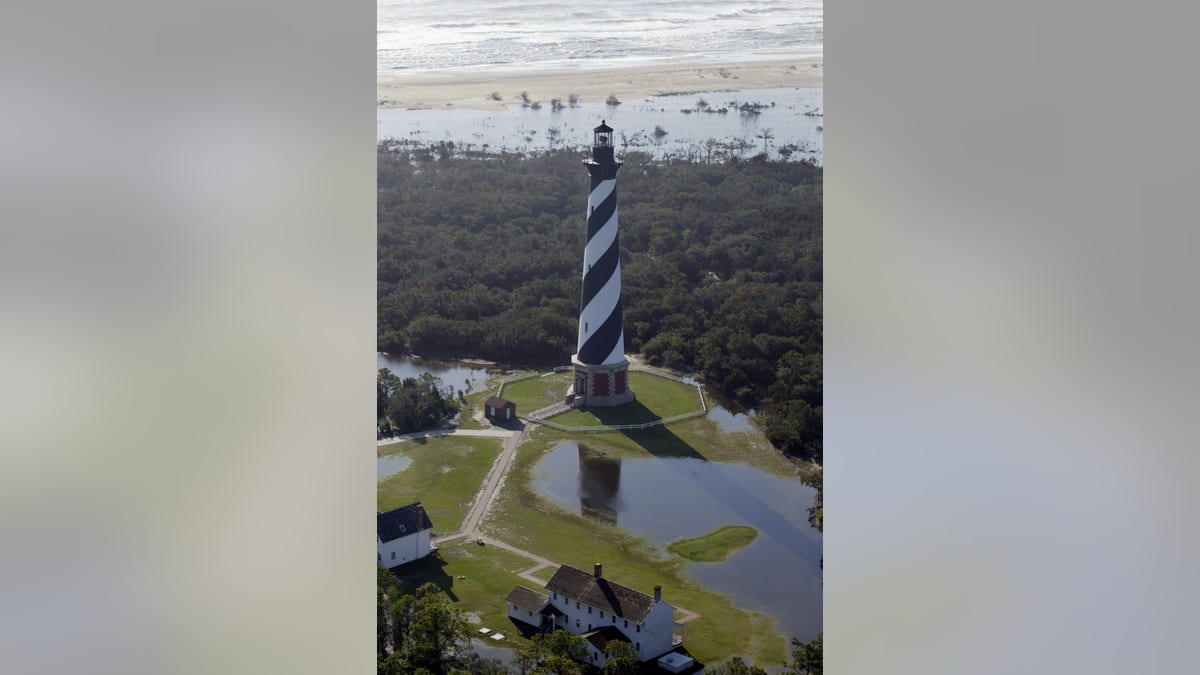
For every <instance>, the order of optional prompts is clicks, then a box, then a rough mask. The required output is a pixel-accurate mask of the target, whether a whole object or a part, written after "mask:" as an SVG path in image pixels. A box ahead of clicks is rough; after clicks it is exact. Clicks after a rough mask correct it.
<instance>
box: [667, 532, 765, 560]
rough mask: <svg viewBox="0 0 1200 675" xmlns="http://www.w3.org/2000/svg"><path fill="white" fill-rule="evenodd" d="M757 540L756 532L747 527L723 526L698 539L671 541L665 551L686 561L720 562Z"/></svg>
mask: <svg viewBox="0 0 1200 675" xmlns="http://www.w3.org/2000/svg"><path fill="white" fill-rule="evenodd" d="M757 538H758V530H756V529H755V528H753V527H750V526H749V525H725V526H724V527H719V528H717V529H715V530H713V531H712V532H709V533H708V534H705V535H702V536H699V537H692V538H690V539H679V540H676V541H673V542H671V543H670V544H668V545H667V550H668V551H670V552H671V553H674V554H675V555H677V556H679V557H681V558H687V559H688V560H695V561H697V562H721V561H722V560H724V559H726V558H728V557H729V554H730V553H733V552H734V551H736V550H738V549H739V548H742V547H743V546H749V545H750V543H751V542H753V541H754V540H755V539H757Z"/></svg>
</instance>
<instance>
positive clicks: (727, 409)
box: [704, 387, 755, 432]
mask: <svg viewBox="0 0 1200 675" xmlns="http://www.w3.org/2000/svg"><path fill="white" fill-rule="evenodd" d="M704 399H705V400H706V401H708V418H709V419H710V420H712V421H713V422H716V423H717V426H718V427H720V429H721V431H726V432H729V431H754V430H755V427H754V424H753V422H752V421H751V420H752V419H753V418H754V411H753V410H752V409H750V408H747V407H746V406H744V405H741V404H740V403H738V402H737V401H734V400H733V399H730V398H726V397H725V396H722V395H721V394H720V393H719V392H717V391H714V390H713V389H712V387H705V388H704Z"/></svg>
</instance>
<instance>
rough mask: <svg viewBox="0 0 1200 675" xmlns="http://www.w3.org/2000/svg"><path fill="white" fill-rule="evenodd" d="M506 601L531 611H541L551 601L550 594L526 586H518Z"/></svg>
mask: <svg viewBox="0 0 1200 675" xmlns="http://www.w3.org/2000/svg"><path fill="white" fill-rule="evenodd" d="M504 601H505V602H507V603H510V604H513V605H516V606H517V607H520V608H521V609H525V610H529V611H530V612H540V611H542V608H543V607H545V606H546V604H547V603H549V602H550V596H548V595H542V594H541V593H538V592H537V591H535V590H531V589H528V588H525V587H524V586H517V587H516V588H514V589H512V591H511V592H509V594H508V597H507V598H505V599H504Z"/></svg>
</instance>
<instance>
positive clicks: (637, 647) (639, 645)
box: [633, 642, 642, 652]
mask: <svg viewBox="0 0 1200 675" xmlns="http://www.w3.org/2000/svg"><path fill="white" fill-rule="evenodd" d="M633 644H634V645H636V646H635V647H634V649H636V650H638V651H639V652H640V651H642V643H640V642H635V643H633Z"/></svg>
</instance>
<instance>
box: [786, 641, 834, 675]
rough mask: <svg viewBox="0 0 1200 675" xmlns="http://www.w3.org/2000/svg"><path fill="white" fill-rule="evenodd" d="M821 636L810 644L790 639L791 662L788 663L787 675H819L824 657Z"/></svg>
mask: <svg viewBox="0 0 1200 675" xmlns="http://www.w3.org/2000/svg"><path fill="white" fill-rule="evenodd" d="M822 637H823V636H822V635H818V636H817V637H816V638H814V639H813V640H812V641H810V642H800V641H799V640H797V639H796V638H792V646H793V647H795V649H793V650H792V660H791V661H789V662H788V665H787V670H786V671H784V672H785V673H786V674H787V675H821V672H822V667H823V664H824V662H825V657H824V653H823V647H822V644H821V643H822Z"/></svg>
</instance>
